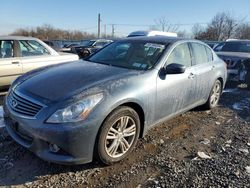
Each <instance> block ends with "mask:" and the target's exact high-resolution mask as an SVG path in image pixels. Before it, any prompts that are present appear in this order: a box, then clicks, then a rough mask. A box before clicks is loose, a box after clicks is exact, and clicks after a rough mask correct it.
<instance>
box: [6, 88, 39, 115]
mask: <svg viewBox="0 0 250 188" xmlns="http://www.w3.org/2000/svg"><path fill="white" fill-rule="evenodd" d="M8 103H9V106H10V108H11V109H12V110H13V111H14V112H16V113H17V114H20V115H23V116H27V117H35V116H36V115H37V114H38V112H39V111H40V110H41V109H42V108H43V106H42V105H39V104H37V103H35V102H33V101H30V100H29V99H27V98H26V97H24V96H20V95H19V94H17V93H16V92H14V91H11V93H10V94H9V96H8Z"/></svg>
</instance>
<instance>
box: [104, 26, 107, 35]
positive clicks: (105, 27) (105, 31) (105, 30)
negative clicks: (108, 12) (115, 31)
mask: <svg viewBox="0 0 250 188" xmlns="http://www.w3.org/2000/svg"><path fill="white" fill-rule="evenodd" d="M104 37H105V38H106V37H107V24H104Z"/></svg>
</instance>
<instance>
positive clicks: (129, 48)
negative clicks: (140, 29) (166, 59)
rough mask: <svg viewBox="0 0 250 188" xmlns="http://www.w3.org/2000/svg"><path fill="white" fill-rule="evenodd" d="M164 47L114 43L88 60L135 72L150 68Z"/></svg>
mask: <svg viewBox="0 0 250 188" xmlns="http://www.w3.org/2000/svg"><path fill="white" fill-rule="evenodd" d="M165 48H166V45H163V44H160V43H154V42H145V41H123V42H114V43H112V44H110V45H108V46H107V47H106V48H104V49H102V50H100V51H99V52H97V53H96V54H94V55H93V56H91V57H90V58H89V59H88V60H89V61H92V62H94V63H100V64H108V65H112V66H117V67H124V68H128V69H136V70H148V69H150V68H152V67H153V66H154V65H155V64H156V63H157V61H158V59H159V58H160V57H161V55H162V54H163V51H164V49H165Z"/></svg>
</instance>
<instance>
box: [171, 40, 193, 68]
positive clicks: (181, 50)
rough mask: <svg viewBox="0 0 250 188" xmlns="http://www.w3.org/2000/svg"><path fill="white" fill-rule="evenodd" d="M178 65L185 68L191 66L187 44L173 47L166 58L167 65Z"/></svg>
mask: <svg viewBox="0 0 250 188" xmlns="http://www.w3.org/2000/svg"><path fill="white" fill-rule="evenodd" d="M171 63H179V64H182V65H185V66H186V67H190V66H191V56H190V51H189V47H188V44H187V43H184V44H180V45H178V46H176V47H175V49H174V50H173V51H172V52H171V54H170V56H169V57H168V60H167V64H171Z"/></svg>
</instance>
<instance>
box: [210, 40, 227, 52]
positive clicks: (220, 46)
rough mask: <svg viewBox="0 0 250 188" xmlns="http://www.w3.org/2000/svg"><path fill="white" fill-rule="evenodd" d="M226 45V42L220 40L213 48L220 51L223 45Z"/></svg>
mask: <svg viewBox="0 0 250 188" xmlns="http://www.w3.org/2000/svg"><path fill="white" fill-rule="evenodd" d="M224 45H225V42H220V43H218V44H216V45H214V47H213V50H214V51H215V52H219V51H221V49H222V47H223V46H224Z"/></svg>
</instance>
